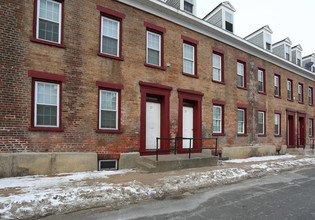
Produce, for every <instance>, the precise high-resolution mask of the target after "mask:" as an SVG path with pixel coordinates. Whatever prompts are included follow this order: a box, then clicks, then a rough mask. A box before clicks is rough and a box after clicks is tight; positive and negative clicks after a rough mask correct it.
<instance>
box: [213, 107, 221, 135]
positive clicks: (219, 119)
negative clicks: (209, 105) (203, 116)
mask: <svg viewBox="0 0 315 220" xmlns="http://www.w3.org/2000/svg"><path fill="white" fill-rule="evenodd" d="M215 108H218V109H220V116H221V117H220V118H218V119H217V118H216V119H215V118H214V109H215ZM222 117H223V116H222V106H220V105H213V113H212V120H213V123H212V127H213V128H212V132H213V133H214V134H220V133H222ZM214 121H219V122H220V127H219V128H220V130H219V131H214Z"/></svg>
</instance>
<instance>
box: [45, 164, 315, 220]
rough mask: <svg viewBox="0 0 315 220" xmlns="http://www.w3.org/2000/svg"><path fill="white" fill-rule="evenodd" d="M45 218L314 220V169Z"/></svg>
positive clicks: (70, 219) (97, 219)
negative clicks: (118, 208) (110, 209)
mask: <svg viewBox="0 0 315 220" xmlns="http://www.w3.org/2000/svg"><path fill="white" fill-rule="evenodd" d="M46 219H47V220H48V219H51V220H52V219H64V220H72V219H93V220H101V219H137V220H146V219H148V220H155V219H156V220H164V219H172V220H182V219H187V220H193V219H207V220H209V219H242V220H244V219H255V220H259V219H268V220H272V219H277V220H278V219H303V220H304V219H312V220H313V219H315V168H312V169H304V170H299V171H291V172H286V173H282V174H277V175H272V176H267V177H263V178H260V179H254V180H248V181H244V182H241V183H238V184H233V185H228V186H223V187H216V188H213V189H207V190H202V191H199V192H196V193H194V194H189V193H188V194H187V193H186V194H185V195H184V196H182V197H176V198H171V199H166V200H159V201H158V200H154V201H150V202H145V203H140V204H137V205H133V206H130V207H128V208H124V209H121V210H116V211H102V209H93V210H86V211H81V212H77V213H72V214H68V215H61V216H50V217H48V218H46Z"/></svg>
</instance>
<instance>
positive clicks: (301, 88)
mask: <svg viewBox="0 0 315 220" xmlns="http://www.w3.org/2000/svg"><path fill="white" fill-rule="evenodd" d="M298 101H299V103H303V101H304V100H303V84H301V83H299V84H298Z"/></svg>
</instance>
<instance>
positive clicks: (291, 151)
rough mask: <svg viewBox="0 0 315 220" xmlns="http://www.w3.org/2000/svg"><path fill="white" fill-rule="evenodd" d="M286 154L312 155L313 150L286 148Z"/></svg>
mask: <svg viewBox="0 0 315 220" xmlns="http://www.w3.org/2000/svg"><path fill="white" fill-rule="evenodd" d="M287 153H288V154H292V155H314V154H315V152H314V149H309V148H308V149H303V148H288V149H287Z"/></svg>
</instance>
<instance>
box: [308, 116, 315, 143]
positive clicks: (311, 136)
mask: <svg viewBox="0 0 315 220" xmlns="http://www.w3.org/2000/svg"><path fill="white" fill-rule="evenodd" d="M308 119H309V120H312V135H309V134H308V137H310V138H313V137H314V117H309V118H308ZM309 128H310V126H309V125H308V130H309Z"/></svg>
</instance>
